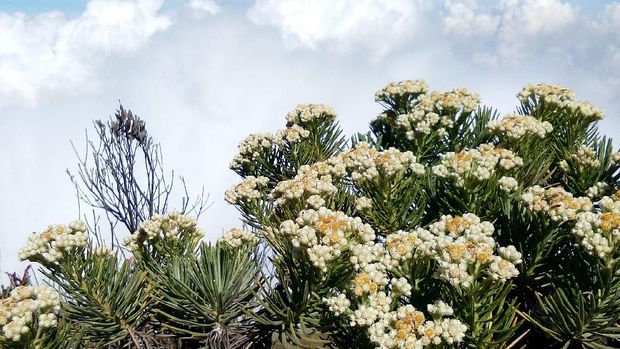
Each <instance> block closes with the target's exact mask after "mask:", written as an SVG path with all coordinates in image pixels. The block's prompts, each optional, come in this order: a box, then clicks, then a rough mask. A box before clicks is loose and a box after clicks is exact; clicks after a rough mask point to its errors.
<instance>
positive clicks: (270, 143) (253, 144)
mask: <svg viewBox="0 0 620 349" xmlns="http://www.w3.org/2000/svg"><path fill="white" fill-rule="evenodd" d="M279 143H280V139H278V138H277V137H276V136H274V135H273V134H271V133H268V132H267V133H253V134H250V135H249V136H247V137H246V138H245V139H244V140H243V141H241V143H239V153H238V154H237V155H235V157H234V158H233V160H232V162H231V163H230V166H229V167H230V168H231V169H233V170H236V169H240V168H242V167H243V165H244V164H248V163H252V162H254V161H257V160H258V159H260V158H261V157H262V156H263V154H265V152H267V151H270V150H271V149H272V148H273V147H274V146H275V145H278V144H279Z"/></svg>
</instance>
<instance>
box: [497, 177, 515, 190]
mask: <svg viewBox="0 0 620 349" xmlns="http://www.w3.org/2000/svg"><path fill="white" fill-rule="evenodd" d="M518 187H519V182H517V180H516V179H514V178H513V177H509V176H502V177H501V178H500V179H499V188H500V189H501V190H503V191H505V192H507V193H511V192H513V191H515V190H517V188H518Z"/></svg>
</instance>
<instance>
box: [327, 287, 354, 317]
mask: <svg viewBox="0 0 620 349" xmlns="http://www.w3.org/2000/svg"><path fill="white" fill-rule="evenodd" d="M323 302H325V304H327V305H329V311H331V312H332V313H334V315H336V316H340V315H342V314H345V313H347V312H349V310H350V309H349V307H350V306H351V301H350V300H349V299H347V296H346V295H345V294H344V293H341V294H339V295H337V296H334V297H328V298H323Z"/></svg>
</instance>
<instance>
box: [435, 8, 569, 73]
mask: <svg viewBox="0 0 620 349" xmlns="http://www.w3.org/2000/svg"><path fill="white" fill-rule="evenodd" d="M577 17H578V11H577V8H576V7H575V6H573V5H571V4H569V3H566V2H562V1H561V0H503V1H501V2H499V3H497V4H496V5H495V6H480V5H479V3H478V2H477V1H476V0H461V1H459V0H446V1H445V2H444V17H443V27H444V31H445V32H446V33H447V34H449V35H450V36H451V37H455V38H457V39H458V40H459V41H460V42H459V44H461V46H462V47H466V48H469V49H471V50H472V51H474V52H473V54H472V56H473V57H474V59H478V58H479V57H483V59H482V60H481V63H489V62H495V63H497V60H498V59H502V60H507V61H517V60H520V59H522V58H524V57H525V56H527V54H528V52H532V51H538V52H539V50H541V49H544V50H547V49H551V50H554V49H556V48H557V47H560V48H564V47H566V44H567V43H566V42H564V36H565V34H566V30H567V29H568V28H569V27H571V26H572V25H573V24H575V23H576V20H577ZM463 40H465V41H463ZM568 45H570V43H568ZM533 49H535V50H533ZM482 50H487V51H488V50H492V51H494V52H493V53H489V52H481V51H482ZM493 56H495V57H493Z"/></svg>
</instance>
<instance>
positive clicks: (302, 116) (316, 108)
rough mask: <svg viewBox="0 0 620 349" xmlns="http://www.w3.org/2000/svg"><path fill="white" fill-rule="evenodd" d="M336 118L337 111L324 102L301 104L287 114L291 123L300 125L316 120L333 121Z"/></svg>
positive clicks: (287, 118)
mask: <svg viewBox="0 0 620 349" xmlns="http://www.w3.org/2000/svg"><path fill="white" fill-rule="evenodd" d="M335 119H336V112H335V111H334V110H333V109H332V108H330V107H328V106H326V105H323V104H300V105H298V106H297V107H296V108H295V110H293V111H291V112H289V113H288V114H287V115H286V121H287V122H288V124H289V125H293V124H295V125H300V126H304V125H306V124H309V123H312V122H314V121H315V120H320V121H323V120H325V121H333V120H335Z"/></svg>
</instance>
